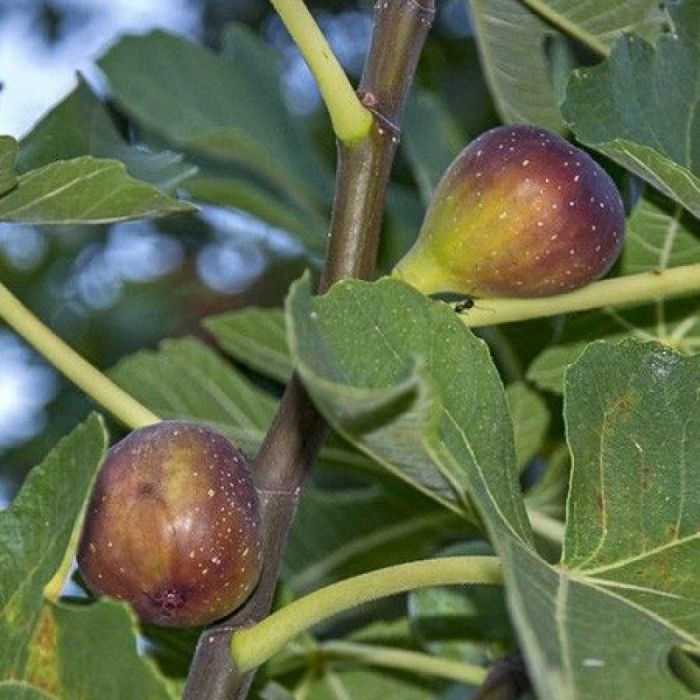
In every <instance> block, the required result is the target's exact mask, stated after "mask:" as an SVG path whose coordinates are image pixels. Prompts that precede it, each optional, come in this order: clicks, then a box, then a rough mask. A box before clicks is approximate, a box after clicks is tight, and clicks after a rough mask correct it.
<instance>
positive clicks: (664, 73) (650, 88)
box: [562, 1, 700, 217]
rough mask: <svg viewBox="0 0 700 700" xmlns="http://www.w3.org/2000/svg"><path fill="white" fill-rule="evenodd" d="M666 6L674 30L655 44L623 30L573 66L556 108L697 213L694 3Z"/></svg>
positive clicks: (698, 31) (699, 66)
mask: <svg viewBox="0 0 700 700" xmlns="http://www.w3.org/2000/svg"><path fill="white" fill-rule="evenodd" d="M669 13H670V17H671V21H672V23H673V28H672V29H673V30H672V32H670V33H668V34H664V35H662V36H661V37H660V38H659V39H658V40H657V42H656V46H651V45H650V44H647V43H646V42H645V41H643V40H641V39H640V38H639V37H635V36H633V35H629V36H625V37H623V38H621V39H620V40H619V41H618V42H617V43H616V44H615V47H614V49H613V52H612V53H611V55H610V57H609V58H608V59H607V60H606V61H604V62H603V63H602V64H600V65H598V66H594V67H592V68H586V69H582V70H580V71H579V72H577V73H576V74H575V75H574V76H573V77H572V79H571V81H570V83H569V87H568V90H567V97H566V101H565V102H564V104H563V105H562V111H563V114H564V117H565V119H566V120H567V122H568V124H569V126H570V127H571V129H572V130H573V131H574V133H575V134H576V137H577V138H578V139H579V140H580V141H582V142H583V143H584V144H586V145H587V146H590V147H591V148H595V149H596V150H598V151H600V152H601V153H604V154H605V155H606V156H608V157H609V158H612V159H613V160H615V161H617V162H618V163H620V164H621V165H623V166H624V167H625V168H627V169H628V170H631V171H632V172H633V173H635V174H636V175H638V176H639V177H641V178H642V179H644V180H646V181H647V182H649V183H650V184H652V185H653V186H654V187H656V188H657V189H659V190H660V191H661V192H663V193H664V194H665V195H667V196H668V197H671V198H672V199H674V200H675V201H677V202H678V203H679V204H681V205H682V206H684V207H685V208H686V209H688V210H689V211H691V212H692V213H693V214H694V215H695V216H696V217H700V129H699V128H698V112H699V110H698V103H699V102H700V88H699V87H698V85H700V5H698V4H697V3H695V2H692V1H691V2H688V1H686V2H681V3H679V4H678V5H672V6H669ZM601 114H604V115H605V119H600V115H601Z"/></svg>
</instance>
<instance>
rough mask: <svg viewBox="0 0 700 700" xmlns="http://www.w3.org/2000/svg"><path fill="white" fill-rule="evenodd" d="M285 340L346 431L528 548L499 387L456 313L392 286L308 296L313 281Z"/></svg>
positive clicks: (438, 495) (296, 295)
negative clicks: (476, 506)
mask: <svg viewBox="0 0 700 700" xmlns="http://www.w3.org/2000/svg"><path fill="white" fill-rule="evenodd" d="M288 332H289V345H290V348H291V351H292V355H293V357H294V358H295V366H296V368H297V371H298V372H299V374H300V375H301V377H302V379H303V380H304V382H305V383H306V386H307V387H308V390H309V391H310V393H311V396H312V398H313V399H314V401H315V402H316V404H317V406H318V407H319V408H320V409H321V411H322V412H323V413H324V415H326V417H327V418H328V419H329V421H330V423H331V425H332V426H333V427H334V428H335V429H336V430H337V431H338V432H339V433H340V434H341V435H343V436H345V437H346V438H347V439H349V440H350V441H351V442H353V443H355V444H356V445H358V446H360V447H361V449H363V450H364V451H366V452H368V453H369V454H370V455H372V456H373V457H374V458H375V459H376V460H377V461H378V462H379V463H380V464H383V465H384V466H385V467H387V468H388V469H389V470H390V471H392V472H394V473H396V474H397V475H399V476H401V477H402V478H403V479H405V480H407V481H408V482H409V483H411V484H413V485H414V486H415V487H416V488H418V489H419V490H421V491H423V492H425V493H427V494H428V495H431V496H432V497H433V498H435V499H437V500H438V501H440V502H441V503H443V504H444V505H445V506H446V507H448V508H451V509H453V510H456V511H457V512H459V513H463V514H465V515H467V514H469V512H470V506H469V502H470V499H474V500H476V501H478V502H479V503H480V504H482V506H483V508H484V509H487V510H489V512H490V513H493V518H489V523H490V524H492V525H493V527H498V528H503V529H505V530H507V531H508V532H510V533H512V536H513V537H516V538H517V539H519V540H522V541H524V542H529V541H530V538H531V534H530V528H529V523H528V521H527V516H526V515H525V509H524V505H523V501H522V496H521V493H520V487H519V485H518V482H517V470H516V469H515V448H514V444H513V429H512V424H511V422H510V417H509V415H508V407H507V403H506V398H505V393H504V390H503V386H502V385H501V383H500V379H499V377H498V374H497V372H496V369H495V367H494V365H493V363H492V361H491V358H490V356H489V352H488V349H487V347H486V344H485V343H484V342H483V341H481V340H478V339H477V338H476V337H475V336H474V335H473V334H472V333H470V332H469V331H468V330H467V329H466V328H465V327H464V325H463V324H462V323H461V322H460V320H459V319H458V318H457V317H456V314H455V313H454V311H453V310H452V309H451V308H450V307H449V306H448V305H446V304H435V303H433V302H431V301H430V300H428V299H426V298H425V297H424V296H422V295H421V294H419V293H418V292H416V291H415V290H414V289H412V288H410V287H408V286H407V285H405V284H402V283H400V282H396V281H393V280H388V279H384V280H380V281H379V282H377V283H376V284H374V285H371V284H367V283H364V282H357V281H349V280H348V281H343V282H340V283H339V284H337V285H335V286H334V288H333V290H332V291H331V293H329V294H328V295H325V296H323V297H319V298H317V299H312V298H311V296H310V293H309V284H308V278H305V279H304V280H302V281H301V282H298V283H296V284H295V286H294V287H293V290H292V292H291V294H290V298H289V302H288ZM469 396H478V397H479V399H478V401H475V402H469V401H465V400H464V397H469ZM482 516H483V513H482Z"/></svg>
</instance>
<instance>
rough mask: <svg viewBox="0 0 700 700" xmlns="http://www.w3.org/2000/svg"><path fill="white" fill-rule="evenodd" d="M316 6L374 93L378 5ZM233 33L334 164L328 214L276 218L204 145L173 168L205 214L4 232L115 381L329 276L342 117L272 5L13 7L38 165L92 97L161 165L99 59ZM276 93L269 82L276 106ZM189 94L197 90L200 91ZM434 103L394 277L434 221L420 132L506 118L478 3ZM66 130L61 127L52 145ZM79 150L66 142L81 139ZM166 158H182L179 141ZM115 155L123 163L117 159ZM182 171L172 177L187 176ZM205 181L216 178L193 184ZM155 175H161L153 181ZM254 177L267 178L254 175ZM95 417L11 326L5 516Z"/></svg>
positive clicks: (7, 39)
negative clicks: (274, 64)
mask: <svg viewBox="0 0 700 700" xmlns="http://www.w3.org/2000/svg"><path fill="white" fill-rule="evenodd" d="M308 4H309V6H310V8H311V10H312V11H313V13H314V15H315V16H316V17H317V19H318V21H319V23H320V24H321V26H322V28H323V29H324V31H325V32H326V35H327V36H328V38H329V41H330V43H331V45H332V46H333V48H334V50H335V51H336V53H337V55H338V56H339V58H340V59H341V61H342V63H343V65H344V67H345V68H346V70H347V71H348V73H349V74H350V76H351V78H352V80H353V81H354V82H355V83H356V81H357V80H358V78H359V75H360V72H361V70H362V65H363V61H364V55H365V52H366V49H367V45H368V41H369V37H370V32H371V9H372V8H371V5H370V3H366V2H359V3H353V2H349V1H347V0H343V2H338V1H337V0H336V1H334V0H327V1H323V0H311V1H310V2H308ZM232 23H237V24H239V25H245V26H246V27H248V28H249V29H250V30H252V32H254V33H255V35H257V36H258V37H259V38H260V39H262V41H263V42H265V43H266V44H267V45H269V48H270V51H271V52H272V53H273V54H275V55H276V59H277V60H278V61H279V64H280V68H281V70H280V73H279V74H278V75H275V80H277V82H278V85H279V89H280V91H281V95H282V99H283V100H284V102H285V103H286V107H287V108H288V110H289V112H290V113H291V114H292V115H293V119H294V122H295V123H298V126H299V131H300V133H302V135H303V136H304V138H307V137H308V138H310V139H311V140H312V141H314V142H315V149H314V150H315V153H316V154H318V158H317V160H316V162H315V163H314V164H312V165H308V166H306V165H305V166H304V167H307V168H308V169H310V170H314V171H317V172H315V177H316V178H317V180H318V181H319V182H320V184H319V182H317V183H316V184H315V191H317V192H322V193H323V195H322V196H321V197H319V198H317V200H316V201H315V202H313V203H312V205H311V206H310V207H309V206H307V204H308V203H307V204H304V203H303V202H302V203H301V204H299V205H298V206H296V207H295V206H292V207H285V206H281V207H280V211H276V207H275V203H276V202H278V197H277V193H276V192H275V187H274V186H273V187H271V188H270V187H268V186H267V185H266V184H262V185H261V188H260V190H255V191H254V192H253V193H252V194H251V193H250V192H243V193H240V192H238V191H237V190H236V188H235V187H234V188H233V190H232V189H231V184H232V182H233V181H232V180H231V179H230V178H231V177H235V178H236V181H238V182H241V181H243V182H245V177H243V178H242V177H241V175H240V172H239V169H238V166H233V165H232V164H231V163H225V162H224V163H222V162H214V161H212V160H211V159H210V158H208V156H207V154H206V148H203V149H199V148H195V149H190V151H189V152H188V153H187V155H186V157H185V160H184V161H183V160H182V159H178V158H177V157H176V156H173V162H172V163H171V164H170V165H172V172H173V173H175V175H174V176H173V179H172V180H171V181H170V182H169V184H170V185H174V186H175V189H176V190H178V191H180V192H182V190H183V188H184V189H185V190H188V193H189V195H190V196H191V197H192V198H194V199H195V201H198V202H199V203H201V204H202V207H201V210H200V211H199V212H198V213H197V214H194V215H186V216H177V217H172V218H170V219H167V218H166V219H159V220H156V221H150V222H147V221H137V222H129V223H120V224H115V225H111V226H75V227H47V228H44V229H41V230H39V229H36V228H32V227H27V226H21V225H15V224H0V278H2V280H3V281H4V282H5V283H6V284H7V285H8V286H9V287H10V289H12V290H13V291H14V292H15V293H16V294H18V296H19V297H20V298H21V299H22V300H23V301H24V302H25V303H26V304H28V305H29V306H30V308H31V309H33V310H34V311H35V312H36V313H37V314H38V315H39V316H40V317H41V318H42V319H43V320H44V321H45V322H47V323H48V324H49V325H50V326H51V327H52V328H53V329H54V330H55V331H56V332H57V333H58V334H59V335H60V336H61V337H63V338H65V339H67V340H68V341H69V342H70V343H71V345H72V346H73V347H74V348H76V349H77V350H78V351H79V352H80V353H82V354H83V355H84V356H85V357H87V358H88V359H89V360H90V361H91V362H92V363H94V364H95V365H97V366H98V367H100V368H107V367H110V366H111V365H113V364H114V363H115V362H116V361H117V360H118V359H119V358H120V357H122V356H124V355H125V354H128V353H130V352H132V351H134V350H135V349H137V348H142V347H155V346H156V345H157V343H158V342H159V340H161V339H162V338H164V337H171V336H182V335H186V334H194V335H197V336H199V337H201V338H203V339H205V340H206V339H207V335H206V332H205V331H204V330H203V329H202V327H201V326H200V319H201V318H202V317H204V316H207V315H209V314H212V313H217V312H221V311H225V310H230V309H236V308H240V307H243V306H248V305H251V304H253V305H260V306H279V305H280V304H281V303H282V301H283V298H284V295H285V293H286V291H287V288H288V286H289V284H290V282H291V281H292V280H294V279H295V278H297V277H298V276H299V275H300V274H301V272H302V271H303V269H305V268H307V267H310V268H312V269H314V270H318V268H319V265H320V262H321V260H322V257H323V247H324V244H325V222H326V219H327V216H328V211H329V207H330V198H331V187H332V172H333V168H334V161H335V150H334V145H333V139H332V135H331V133H330V130H329V124H328V119H327V116H326V114H325V111H324V109H323V107H322V105H321V102H320V98H319V95H318V92H317V90H316V88H315V85H314V82H313V80H312V78H311V76H310V74H309V72H308V70H307V69H306V66H305V64H304V63H303V61H302V59H301V58H300V56H299V54H298V52H297V50H296V48H295V47H294V46H293V44H292V43H291V40H290V38H289V36H288V35H287V33H286V31H285V30H284V28H283V27H282V25H281V23H280V21H279V20H278V19H277V17H276V16H275V15H274V14H273V12H272V9H271V6H270V5H269V3H267V2H263V1H262V0H236V2H230V0H129V1H125V0H100V1H95V0H92V1H90V0H53V1H51V2H40V1H34V0H24V1H23V2H22V3H16V2H14V0H2V1H0V82H2V91H0V133H6V134H10V135H12V136H15V137H16V138H24V137H27V134H29V136H28V137H27V138H25V142H24V146H25V148H24V151H23V152H24V154H25V160H27V159H29V161H32V160H34V164H36V163H38V162H40V161H41V158H42V155H44V156H47V155H50V156H52V157H54V158H55V157H61V154H60V153H56V152H53V151H51V146H50V145H49V146H47V143H46V140H45V139H44V137H43V135H42V131H41V127H39V128H37V129H36V130H35V131H34V132H33V133H32V130H33V129H34V127H35V125H36V124H37V122H38V121H40V120H42V119H43V118H44V115H45V114H46V113H47V112H48V111H50V110H51V109H52V107H54V106H55V105H56V104H57V103H59V102H60V101H61V100H62V99H64V98H65V97H66V95H68V94H69V93H71V91H73V90H77V92H76V93H74V95H73V98H74V99H75V100H78V99H82V100H83V103H81V105H79V106H80V107H81V109H82V113H83V114H86V112H85V105H86V104H87V105H89V108H90V109H93V108H94V109H95V110H96V112H95V113H97V109H98V108H99V110H100V112H99V113H100V114H101V107H100V105H99V103H98V102H97V99H102V100H105V104H106V108H107V110H108V112H105V114H106V115H107V119H106V121H107V122H108V126H107V127H103V128H102V129H103V130H102V131H99V134H101V135H102V137H104V133H105V129H106V130H107V131H108V132H109V135H108V136H107V137H104V140H105V141H110V143H111V142H114V141H115V139H117V138H119V136H120V137H121V138H123V139H126V141H128V142H130V143H132V144H133V143H141V142H145V143H149V144H150V145H152V146H153V147H154V149H155V150H157V149H158V148H159V147H160V141H161V140H162V137H163V134H162V133H160V134H159V133H145V130H141V131H138V130H137V129H136V128H135V126H134V124H133V123H132V122H130V120H129V117H130V116H133V115H130V114H129V112H128V109H127V110H124V109H123V108H122V105H121V104H119V103H116V104H115V103H113V102H110V101H109V99H106V95H107V92H106V89H107V84H106V80H105V75H104V73H103V72H102V71H101V70H100V68H99V67H97V65H96V61H97V59H98V58H99V57H100V56H102V55H104V54H105V52H106V51H107V50H108V49H109V47H110V46H113V45H114V44H115V43H116V42H117V41H118V39H119V37H120V36H123V35H124V34H144V33H146V32H148V31H151V30H154V29H163V30H166V31H168V32H171V33H174V34H178V35H181V36H183V37H186V38H188V39H190V40H192V41H194V42H195V43H197V44H201V45H204V46H206V47H208V48H209V49H210V50H211V51H213V52H216V53H219V52H222V51H223V52H224V53H225V52H226V46H225V45H226V34H227V30H228V28H230V27H231V25H232ZM238 31H240V30H238ZM112 56H113V54H112ZM231 58H232V59H233V61H234V63H235V62H236V61H237V60H241V57H240V56H238V57H236V56H235V55H234V56H232V57H231ZM146 60H148V59H146ZM103 67H104V66H103ZM132 77H133V76H132V75H128V74H127V75H126V81H125V85H126V86H127V88H128V86H129V85H131V83H132V82H137V81H132V80H131V79H132ZM276 87H277V86H274V87H271V83H266V84H265V89H268V90H269V91H270V92H273V91H274V90H275V89H276ZM183 89H185V90H187V89H190V87H189V86H188V85H187V84H185V83H184V81H183ZM261 89H262V88H261ZM117 92H118V90H117ZM428 92H431V93H434V94H435V95H440V99H441V100H443V101H444V104H437V105H436V104H434V101H433V98H429V97H427V96H425V93H428ZM416 93H421V95H423V97H422V98H421V100H419V101H417V103H414V105H413V111H412V112H411V113H410V114H409V119H408V124H407V126H406V139H405V142H404V143H405V147H404V148H403V149H402V150H401V152H400V154H399V158H398V160H397V163H396V166H395V174H394V183H395V184H394V186H393V189H392V191H391V195H390V203H389V207H388V212H387V221H386V225H385V228H386V231H385V232H384V237H383V242H382V254H381V255H382V257H381V265H382V268H383V269H387V268H388V267H389V266H390V264H391V263H392V262H393V261H395V260H396V258H397V257H398V255H399V254H400V252H401V251H403V250H404V249H405V248H406V246H407V245H408V243H409V242H410V241H411V239H412V237H413V236H414V235H415V232H416V230H417V227H418V225H419V223H420V220H421V216H422V211H423V201H422V200H421V197H418V196H416V191H418V192H420V193H421V195H422V196H423V200H424V199H425V197H427V196H428V194H429V193H428V192H427V191H426V190H429V185H427V184H426V183H429V181H430V177H431V175H432V174H431V173H430V172H421V169H420V168H417V167H412V164H411V161H412V160H414V161H415V160H416V159H417V158H418V159H419V158H420V157H421V154H420V153H416V152H415V149H414V148H413V147H412V143H411V138H410V136H411V130H412V124H413V125H414V126H413V128H414V130H415V133H416V135H417V136H419V135H420V129H421V128H425V126H426V125H431V123H432V122H431V119H432V115H433V114H434V111H435V110H439V112H440V113H441V114H442V119H441V124H442V125H443V126H445V125H447V126H446V128H445V133H444V134H443V140H444V141H445V148H446V149H447V150H452V151H453V152H454V151H456V150H457V149H458V148H459V147H460V146H461V145H462V144H463V143H465V142H466V140H467V137H468V135H470V134H476V133H479V132H481V131H482V130H484V129H485V128H487V127H489V126H490V125H492V124H494V123H496V121H497V118H496V114H495V110H494V107H493V104H492V102H491V99H490V97H489V94H488V90H487V87H486V85H485V83H484V80H483V78H482V76H481V71H480V68H479V63H478V57H477V51H476V46H475V43H474V41H473V38H472V35H471V29H470V23H469V18H468V16H467V12H466V10H465V5H464V3H463V2H462V0H448V1H447V2H441V3H439V6H438V16H437V19H436V22H435V27H434V30H433V31H432V32H431V35H430V37H429V39H428V43H427V46H426V48H425V51H424V54H423V58H422V61H421V64H420V67H419V72H418V75H417V79H416V87H415V89H414V95H415V94H416ZM259 97H260V96H256V98H255V99H258V98H259ZM268 97H270V99H273V97H272V96H268ZM73 104H75V102H74V103H73ZM163 107H164V109H166V113H165V114H161V115H159V118H160V119H161V121H160V122H159V124H157V125H156V127H158V126H161V125H163V124H165V126H166V127H167V125H168V124H169V123H170V121H172V125H173V129H176V128H177V125H178V124H179V119H180V115H179V114H178V112H177V100H176V99H175V98H174V99H173V101H172V115H170V116H171V117H172V120H171V119H170V116H169V115H168V114H167V110H169V109H170V105H169V104H167V103H166V104H165V105H163ZM231 107H233V106H231ZM77 113H79V114H80V113H81V112H80V110H77ZM411 114H413V118H411ZM103 116H104V115H103ZM77 123H78V124H80V118H78V122H77ZM50 128H51V124H50V123H48V124H46V128H45V133H49V132H50ZM90 128H92V129H93V132H91V134H90V137H92V136H93V135H94V134H97V133H98V130H97V128H96V127H95V126H94V122H92V123H91V126H90V127H88V126H87V124H86V131H88V130H89V129H90ZM155 131H157V129H154V132H155ZM166 131H167V128H166ZM166 135H172V134H166ZM61 138H63V140H64V141H65V140H66V137H65V135H62V136H61V137H59V140H60V139H61ZM86 138H87V137H86ZM49 140H50V139H49ZM414 145H415V140H414ZM111 146H112V147H113V146H114V143H111ZM166 147H169V148H172V141H171V142H170V143H167V144H166ZM44 149H48V151H47V150H44ZM27 154H28V155H27ZM110 155H112V157H119V154H118V153H116V155H115V154H114V151H112V153H110ZM63 157H66V156H65V155H64V156H63ZM127 157H128V156H127ZM131 157H132V158H134V152H133V151H132V152H131ZM292 157H294V156H293V155H292ZM20 164H21V161H20ZM25 165H28V163H27V162H25ZM166 165H168V164H166ZM414 165H415V162H414ZM429 165H430V164H428V166H427V167H429ZM442 165H444V164H435V166H434V167H441V166H442ZM168 167H169V166H168ZM168 167H164V168H163V169H162V171H159V172H160V174H161V175H162V174H163V173H168V172H171V171H170V170H168ZM195 168H198V171H197V173H196V174H195V175H194V176H192V173H194V172H195ZM137 169H138V164H137V163H133V162H132V172H134V171H135V170H137ZM134 174H136V173H134ZM137 176H142V177H145V176H144V175H143V172H140V173H138V174H137ZM251 178H252V179H253V180H254V178H255V174H254V173H253V174H251ZM146 179H148V178H147V177H146ZM155 179H156V181H157V178H155ZM159 184H163V182H162V181H161V182H160V183H159ZM261 192H263V193H266V194H267V195H268V198H266V199H265V201H263V202H262V203H259V204H258V206H259V207H261V208H262V210H263V211H265V216H264V217H263V218H265V219H267V220H266V221H263V220H261V219H259V218H256V217H254V216H251V215H250V214H243V213H242V212H241V211H240V210H239V209H237V207H236V206H235V205H238V206H241V202H243V203H244V204H245V203H251V202H252V205H249V206H247V207H246V208H247V209H248V210H249V211H250V210H254V209H255V202H257V199H256V196H258V195H260V193H261ZM251 197H252V199H251ZM214 203H215V204H214ZM217 204H220V205H224V206H217ZM227 204H230V205H231V206H225V205H227ZM294 209H296V211H293V210H294ZM300 209H301V211H299V210H300ZM290 212H292V213H291V214H290ZM273 224H276V225H273ZM87 408H88V402H87V400H86V399H85V398H84V397H83V396H82V395H81V394H80V393H79V392H78V391H76V390H75V389H74V388H73V387H71V386H70V385H69V384H68V383H67V382H66V381H65V380H64V379H63V378H62V377H60V376H59V375H57V374H56V373H55V372H54V371H53V369H52V368H50V367H49V366H47V365H46V364H45V362H44V361H43V360H42V358H40V357H39V356H37V355H36V354H35V353H34V352H33V351H32V350H30V349H29V348H28V347H27V346H26V345H25V344H24V343H23V341H21V340H20V339H18V338H17V337H16V336H15V335H14V334H13V333H11V332H10V331H9V330H7V329H4V328H3V327H2V326H0V464H1V466H0V505H2V504H4V503H7V502H8V501H9V500H10V498H11V497H12V495H13V494H14V493H15V492H16V489H17V487H18V485H19V483H20V482H21V479H22V477H23V475H24V474H25V473H26V472H27V470H28V469H29V468H30V467H31V466H33V465H34V464H36V463H37V462H38V461H39V460H40V459H41V457H42V456H43V455H44V454H45V453H46V452H47V451H48V449H49V448H50V447H51V446H52V445H53V444H54V443H55V442H56V441H57V440H58V438H59V437H61V436H62V435H63V434H65V433H66V432H67V431H68V430H69V429H71V428H72V427H73V426H74V425H75V424H76V423H77V422H78V421H79V420H80V418H81V417H82V416H84V415H85V412H86V410H87ZM112 430H113V434H115V435H117V434H118V431H119V430H120V429H119V427H118V426H112Z"/></svg>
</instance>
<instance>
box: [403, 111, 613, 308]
mask: <svg viewBox="0 0 700 700" xmlns="http://www.w3.org/2000/svg"><path fill="white" fill-rule="evenodd" d="M624 225H625V218H624V208H623V205H622V200H621V198H620V194H619V192H618V190H617V188H616V187H615V184H614V183H613V181H612V179H611V178H610V176H609V175H608V174H607V173H606V172H605V171H604V170H603V169H602V168H601V167H600V166H599V165H598V164H597V163H596V162H595V161H594V160H593V159H592V158H591V157H590V156H589V155H588V154H586V153H584V152H583V151H581V150H580V149H578V148H576V147H575V146H572V145H571V144H570V143H569V142H568V141H565V140H564V139H563V138H561V137H560V136H557V135H556V134H553V133H550V132H548V131H545V130H544V129H539V128H536V127H533V126H524V125H515V126H503V127H498V128H496V129H492V130H491V131H487V132H486V133H484V134H482V135H481V136H479V137H478V138H477V139H475V140H474V141H472V143H470V144H469V145H468V146H467V147H466V148H465V149H464V150H463V151H462V152H461V153H460V154H459V155H458V156H457V157H456V158H455V160H454V161H453V162H452V163H451V165H450V166H449V167H448V169H447V171H446V172H445V174H444V175H443V177H442V179H441V180H440V182H439V184H438V186H437V189H436V191H435V195H434V197H433V200H432V202H431V203H430V206H429V208H428V211H427V214H426V217H425V221H424V222H423V226H422V228H421V231H420V233H419V235H418V239H417V241H416V243H415V245H414V246H413V248H412V249H411V250H410V251H409V252H408V253H407V254H406V256H405V257H404V258H403V260H401V261H400V262H399V264H398V265H397V266H396V268H395V270H394V272H393V275H394V276H395V277H398V278H399V279H403V280H404V281H406V282H408V283H409V284H411V285H413V286H414V287H416V288H417V289H419V290H420V291H422V292H424V293H426V294H432V293H436V292H460V293H464V294H468V295H470V296H474V297H495V296H498V297H538V296H548V295H552V294H560V293H563V292H570V291H573V290H574V289H578V288H579V287H583V286H585V285H587V284H588V283H590V282H592V281H594V280H596V279H598V278H599V277H601V276H602V275H604V274H605V273H606V272H607V271H608V270H609V269H610V267H611V266H612V264H613V263H614V262H615V259H616V258H617V256H618V254H619V252H620V249H621V247H622V242H623V235H624Z"/></svg>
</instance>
